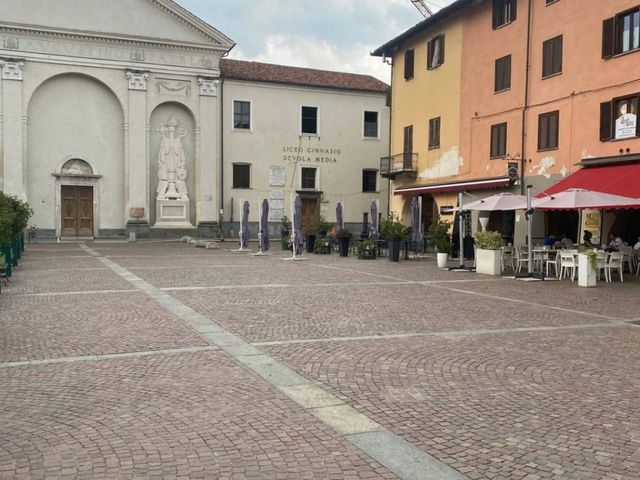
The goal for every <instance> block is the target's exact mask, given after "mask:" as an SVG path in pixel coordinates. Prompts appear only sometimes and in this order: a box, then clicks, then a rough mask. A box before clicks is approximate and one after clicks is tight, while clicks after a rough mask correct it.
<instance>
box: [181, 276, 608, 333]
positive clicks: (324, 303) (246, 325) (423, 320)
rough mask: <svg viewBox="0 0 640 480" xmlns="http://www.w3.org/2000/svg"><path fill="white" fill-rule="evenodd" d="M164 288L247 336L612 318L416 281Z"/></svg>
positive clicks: (568, 322)
mask: <svg viewBox="0 0 640 480" xmlns="http://www.w3.org/2000/svg"><path fill="white" fill-rule="evenodd" d="M301 281H302V280H301ZM456 288H457V287H456ZM460 288H463V287H460ZM170 293H171V295H172V296H174V297H175V298H177V299H179V300H180V301H182V302H183V303H185V304H187V305H189V306H191V307H192V308H194V309H196V310H198V311H199V312H201V313H203V314H204V315H206V316H208V317H210V318H212V319H213V320H214V321H216V322H217V323H219V324H220V325H222V326H224V327H225V328H228V329H230V330H231V331H233V332H234V333H236V334H238V335H240V336H242V337H244V338H246V339H249V340H250V341H252V342H264V341H277V340H294V339H298V340H300V339H322V338H334V337H347V336H361V335H384V334H392V333H425V332H447V331H455V330H468V329H480V328H484V329H491V328H506V327H541V326H569V325H588V324H599V323H603V322H605V323H606V322H608V321H610V320H609V319H607V318H602V317H601V316H592V315H577V314H576V313H572V312H567V311H559V310H553V309H546V308H541V307H539V306H536V305H527V304H523V303H513V302H502V303H501V305H500V308H496V301H495V300H494V299H490V298H482V297H477V296H475V295H471V294H465V293H453V294H450V293H449V292H446V291H443V290H440V289H435V288H433V287H432V286H431V285H416V284H408V285H407V284H400V285H393V284H389V285H366V286H363V285H357V284H356V285H348V286H323V287H321V288H317V287H313V286H312V287H309V286H307V285H303V286H297V287H287V288H268V289H266V288H265V289H260V288H255V289H251V290H235V291H233V290H232V291H227V290H216V291H200V290H194V291H191V290H176V291H171V292H170ZM381 299H383V301H380V300H381Z"/></svg>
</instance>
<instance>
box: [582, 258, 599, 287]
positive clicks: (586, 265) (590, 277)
mask: <svg viewBox="0 0 640 480" xmlns="http://www.w3.org/2000/svg"><path fill="white" fill-rule="evenodd" d="M596 277H597V274H596V271H595V269H594V268H593V267H592V266H591V263H590V262H589V257H587V256H586V255H585V254H584V253H581V254H579V255H578V286H580V287H595V286H596Z"/></svg>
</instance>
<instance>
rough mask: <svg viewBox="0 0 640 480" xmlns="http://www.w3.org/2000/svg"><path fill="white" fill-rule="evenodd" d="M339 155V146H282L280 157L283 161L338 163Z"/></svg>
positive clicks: (340, 153) (340, 152)
mask: <svg viewBox="0 0 640 480" xmlns="http://www.w3.org/2000/svg"><path fill="white" fill-rule="evenodd" d="M341 156H342V150H341V149H340V148H324V147H295V146H289V147H282V159H283V160H284V161H285V162H308V163H338V159H340V157H341Z"/></svg>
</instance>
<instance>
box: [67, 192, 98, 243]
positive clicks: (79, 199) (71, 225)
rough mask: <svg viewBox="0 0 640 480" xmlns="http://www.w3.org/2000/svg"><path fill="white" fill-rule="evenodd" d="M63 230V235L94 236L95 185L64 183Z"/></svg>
mask: <svg viewBox="0 0 640 480" xmlns="http://www.w3.org/2000/svg"><path fill="white" fill-rule="evenodd" d="M60 194H61V197H62V209H61V210H62V232H61V236H63V237H92V236H93V187H81V186H75V185H74V186H71V185H63V186H62V187H61V192H60Z"/></svg>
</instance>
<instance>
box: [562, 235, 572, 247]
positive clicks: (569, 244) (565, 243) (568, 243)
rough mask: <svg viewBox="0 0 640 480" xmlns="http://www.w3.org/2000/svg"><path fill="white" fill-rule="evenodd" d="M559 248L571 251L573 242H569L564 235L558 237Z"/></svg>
mask: <svg viewBox="0 0 640 480" xmlns="http://www.w3.org/2000/svg"><path fill="white" fill-rule="evenodd" d="M560 248H562V249H564V250H571V249H573V240H571V239H570V238H569V237H567V236H566V235H562V236H561V237H560Z"/></svg>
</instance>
